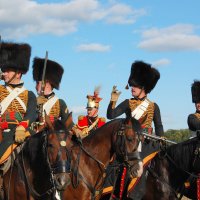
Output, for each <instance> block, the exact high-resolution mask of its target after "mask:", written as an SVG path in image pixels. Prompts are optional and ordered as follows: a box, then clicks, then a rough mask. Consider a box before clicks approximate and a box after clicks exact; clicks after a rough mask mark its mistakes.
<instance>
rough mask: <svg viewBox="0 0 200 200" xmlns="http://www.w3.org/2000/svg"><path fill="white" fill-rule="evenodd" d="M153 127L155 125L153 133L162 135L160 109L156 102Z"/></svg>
mask: <svg viewBox="0 0 200 200" xmlns="http://www.w3.org/2000/svg"><path fill="white" fill-rule="evenodd" d="M153 121H154V127H155V133H156V135H158V136H163V135H164V130H163V125H162V120H161V115H160V109H159V107H158V105H157V104H156V103H154V117H153Z"/></svg>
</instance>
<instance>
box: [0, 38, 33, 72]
mask: <svg viewBox="0 0 200 200" xmlns="http://www.w3.org/2000/svg"><path fill="white" fill-rule="evenodd" d="M30 56H31V47H30V45H29V44H25V43H21V44H17V43H6V42H2V43H1V48H0V68H1V70H2V71H4V70H6V69H12V70H14V71H20V72H22V73H23V74H25V73H26V72H27V71H28V69H29V62H30Z"/></svg>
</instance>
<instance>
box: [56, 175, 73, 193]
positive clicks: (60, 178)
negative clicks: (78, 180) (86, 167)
mask: <svg viewBox="0 0 200 200" xmlns="http://www.w3.org/2000/svg"><path fill="white" fill-rule="evenodd" d="M70 183H71V179H70V176H69V174H67V173H61V174H58V175H57V176H56V179H55V184H56V188H57V189H58V190H60V191H61V190H64V189H65V188H66V187H67V186H68V185H69V184H70Z"/></svg>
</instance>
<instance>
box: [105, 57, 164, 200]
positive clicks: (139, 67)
mask: <svg viewBox="0 0 200 200" xmlns="http://www.w3.org/2000/svg"><path fill="white" fill-rule="evenodd" d="M159 79H160V73H159V71H158V70H157V69H155V68H154V67H152V66H151V65H150V64H148V63H145V62H143V61H135V62H134V63H132V66H131V73H130V76H129V79H128V84H129V86H130V87H131V93H132V96H133V98H130V99H125V100H124V101H123V102H121V103H120V104H119V105H118V106H117V107H116V103H117V100H118V98H119V96H120V94H121V92H119V91H118V90H117V87H116V86H113V90H112V93H111V100H110V103H109V105H108V108H107V118H108V119H114V118H116V117H119V116H120V115H122V114H126V116H127V117H128V118H135V119H136V120H138V121H139V122H140V124H141V126H142V129H143V131H144V132H146V133H147V134H153V128H152V123H154V127H155V134H156V135H158V136H163V134H164V131H163V125H162V121H161V115H160V109H159V106H158V105H157V104H156V103H155V102H152V101H150V100H149V98H148V97H147V96H148V94H149V93H150V92H151V91H152V90H153V88H154V87H155V86H156V84H157V82H158V80H159ZM128 88H129V87H128V85H127V87H126V89H128ZM140 140H141V141H142V142H140V143H139V147H138V151H139V152H141V157H142V159H144V158H145V157H146V156H148V155H149V154H151V153H153V152H155V151H157V149H154V148H152V147H153V145H151V144H152V143H151V141H146V139H144V138H140ZM143 165H145V163H144V161H143ZM145 183H146V181H145V173H144V172H143V174H142V176H141V178H140V182H139V183H138V184H137V185H136V187H138V188H137V189H135V191H136V193H134V192H133V193H132V192H130V193H129V194H128V195H129V198H130V199H141V197H142V196H143V194H144V188H145ZM131 184H132V182H131V183H130V185H131ZM141 188H142V190H141ZM131 189H132V188H131ZM131 189H130V190H131ZM140 190H141V191H140Z"/></svg>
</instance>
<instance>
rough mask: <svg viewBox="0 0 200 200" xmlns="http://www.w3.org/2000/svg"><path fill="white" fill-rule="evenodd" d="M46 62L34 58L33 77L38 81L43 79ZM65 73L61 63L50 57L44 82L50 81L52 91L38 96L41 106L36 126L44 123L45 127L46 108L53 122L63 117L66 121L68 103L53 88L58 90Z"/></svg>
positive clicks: (62, 119)
mask: <svg viewBox="0 0 200 200" xmlns="http://www.w3.org/2000/svg"><path fill="white" fill-rule="evenodd" d="M44 63H45V59H43V58H38V57H35V58H34V61H33V66H32V67H33V79H34V81H36V82H40V81H42V75H43V69H44ZM63 73H64V69H63V67H62V66H61V65H60V64H59V63H57V62H55V61H53V60H50V59H48V60H47V64H46V71H45V80H44V82H47V81H48V82H49V83H50V85H51V87H52V91H51V93H50V94H48V95H45V94H41V95H42V96H39V97H38V98H37V100H38V101H37V103H38V108H39V109H38V120H37V122H36V123H35V124H36V125H35V126H34V127H38V126H37V125H38V124H39V126H40V125H41V124H42V127H44V110H45V112H46V114H47V115H48V116H49V118H50V120H51V122H52V123H53V122H54V121H55V120H57V119H61V121H62V122H63V123H65V122H66V120H67V118H68V116H69V111H68V108H67V105H66V103H65V101H64V100H63V99H59V98H58V97H57V96H56V95H55V93H54V91H53V89H57V90H58V89H59V86H60V82H61V80H62V76H63ZM41 113H42V114H41ZM40 118H42V119H40ZM36 129H37V128H36ZM38 129H40V127H38Z"/></svg>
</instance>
